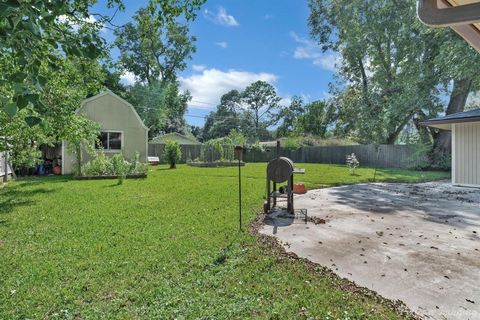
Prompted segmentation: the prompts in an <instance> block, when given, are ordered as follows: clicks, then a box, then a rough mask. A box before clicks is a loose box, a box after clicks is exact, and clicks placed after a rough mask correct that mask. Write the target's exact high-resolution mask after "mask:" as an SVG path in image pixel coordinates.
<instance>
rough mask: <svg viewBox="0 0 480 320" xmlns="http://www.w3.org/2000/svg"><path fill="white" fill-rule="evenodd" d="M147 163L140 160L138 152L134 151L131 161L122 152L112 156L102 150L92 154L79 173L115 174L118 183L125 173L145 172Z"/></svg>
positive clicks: (89, 174) (95, 174) (92, 174)
mask: <svg viewBox="0 0 480 320" xmlns="http://www.w3.org/2000/svg"><path fill="white" fill-rule="evenodd" d="M147 171H148V165H147V164H146V163H141V162H140V154H139V153H138V152H136V153H135V158H134V159H133V161H132V162H128V161H126V160H125V158H124V157H123V154H121V153H119V154H115V155H114V156H113V157H107V156H105V154H104V153H103V152H100V153H98V154H96V155H94V156H93V159H92V160H90V161H88V162H87V163H85V164H84V165H83V166H82V172H81V175H85V176H112V175H117V176H118V178H119V181H118V182H119V184H122V183H123V179H124V178H125V177H126V176H127V175H130V174H131V175H134V174H146V173H147Z"/></svg>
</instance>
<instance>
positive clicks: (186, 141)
mask: <svg viewBox="0 0 480 320" xmlns="http://www.w3.org/2000/svg"><path fill="white" fill-rule="evenodd" d="M167 140H173V141H176V142H178V144H180V145H192V144H193V145H195V144H196V145H199V144H201V143H200V142H198V141H197V140H196V139H195V138H193V137H187V136H185V135H183V134H180V133H177V132H173V133H167V134H164V135H161V136H158V137H155V138H153V139H152V140H150V143H165V142H166V141H167Z"/></svg>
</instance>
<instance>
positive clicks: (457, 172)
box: [452, 122, 480, 187]
mask: <svg viewBox="0 0 480 320" xmlns="http://www.w3.org/2000/svg"><path fill="white" fill-rule="evenodd" d="M452 136H453V140H452V151H453V152H452V183H453V184H454V185H462V186H474V187H480V122H466V123H457V124H454V125H452Z"/></svg>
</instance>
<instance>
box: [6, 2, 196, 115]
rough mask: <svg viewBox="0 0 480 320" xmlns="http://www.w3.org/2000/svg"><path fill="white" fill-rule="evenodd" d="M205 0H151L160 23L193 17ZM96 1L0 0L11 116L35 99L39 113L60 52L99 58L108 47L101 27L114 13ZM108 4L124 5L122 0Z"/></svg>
mask: <svg viewBox="0 0 480 320" xmlns="http://www.w3.org/2000/svg"><path fill="white" fill-rule="evenodd" d="M204 2H205V0H176V1H171V0H150V1H149V4H148V10H149V12H150V13H151V14H152V15H153V16H154V18H155V21H157V22H156V23H158V24H160V25H162V24H163V25H165V24H170V23H171V22H172V21H174V20H175V19H178V18H182V19H184V20H185V21H190V20H192V19H194V18H195V16H196V12H197V10H198V8H199V7H200V6H201V5H202V4H203V3H204ZM95 3H96V1H95V0H67V1H65V0H51V1H36V0H28V1H18V0H12V1H3V2H1V3H0V38H1V39H2V45H1V46H0V60H5V61H7V62H8V67H7V68H4V69H2V72H1V73H0V86H6V87H8V90H7V91H8V94H6V95H4V96H3V99H2V100H1V101H0V104H1V105H0V107H1V108H2V109H3V110H4V111H5V112H6V113H7V114H8V115H10V116H12V115H14V114H15V113H16V112H17V110H19V109H23V108H25V107H27V105H28V104H29V103H30V104H31V105H32V106H33V108H34V109H37V111H40V112H38V113H39V116H41V111H42V110H45V108H44V107H43V106H42V104H41V102H40V101H39V100H38V96H39V93H40V92H41V91H42V90H43V86H44V84H45V83H46V80H47V79H46V78H45V77H43V76H41V75H40V69H41V68H42V67H46V68H49V69H51V70H52V71H54V70H55V69H56V62H57V57H58V54H59V53H60V54H62V55H65V56H66V57H67V58H70V57H83V58H87V59H93V60H95V59H97V58H98V57H99V56H100V55H101V54H102V52H104V51H105V46H104V40H103V39H102V37H101V36H100V33H99V31H100V29H101V28H102V27H103V26H104V24H111V18H110V17H108V16H105V15H102V14H98V13H95V12H92V11H91V7H92V6H93V5H94V4H95ZM107 6H108V8H113V7H116V9H117V10H122V9H124V5H123V3H122V1H121V0H109V1H107Z"/></svg>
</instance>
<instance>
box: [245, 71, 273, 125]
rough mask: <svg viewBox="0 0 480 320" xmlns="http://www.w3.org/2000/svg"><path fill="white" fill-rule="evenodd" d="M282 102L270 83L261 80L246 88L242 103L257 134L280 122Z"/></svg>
mask: <svg viewBox="0 0 480 320" xmlns="http://www.w3.org/2000/svg"><path fill="white" fill-rule="evenodd" d="M280 100H281V98H280V97H279V96H277V92H276V90H275V87H274V86H272V85H271V84H269V83H268V82H265V81H261V80H259V81H256V82H254V83H252V84H250V85H249V86H247V87H246V88H245V91H243V94H242V103H243V105H244V108H245V110H246V112H247V117H248V118H250V120H251V122H252V125H253V129H254V130H255V132H256V133H257V134H258V133H260V132H261V131H263V130H265V129H266V128H268V127H269V126H271V125H273V124H275V123H276V122H277V121H278V117H277V114H276V111H277V109H278V107H279V104H278V103H279V102H280Z"/></svg>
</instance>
